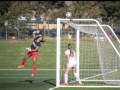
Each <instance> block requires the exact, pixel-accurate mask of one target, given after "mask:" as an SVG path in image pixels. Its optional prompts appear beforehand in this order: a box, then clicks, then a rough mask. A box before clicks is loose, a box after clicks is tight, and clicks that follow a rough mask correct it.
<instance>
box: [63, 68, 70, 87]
mask: <svg viewBox="0 0 120 90" xmlns="http://www.w3.org/2000/svg"><path fill="white" fill-rule="evenodd" d="M70 69H71V67H67V68H66V70H65V74H64V85H68V73H69V71H70Z"/></svg>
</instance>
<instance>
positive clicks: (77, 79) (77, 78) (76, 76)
mask: <svg viewBox="0 0 120 90" xmlns="http://www.w3.org/2000/svg"><path fill="white" fill-rule="evenodd" d="M74 76H75V78H76V81H78V82H79V83H82V82H81V81H80V78H79V77H78V75H77V73H74Z"/></svg>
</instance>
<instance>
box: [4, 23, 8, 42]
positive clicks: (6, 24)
mask: <svg viewBox="0 0 120 90" xmlns="http://www.w3.org/2000/svg"><path fill="white" fill-rule="evenodd" d="M7 26H8V21H5V29H6V40H7Z"/></svg>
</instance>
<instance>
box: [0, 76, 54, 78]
mask: <svg viewBox="0 0 120 90" xmlns="http://www.w3.org/2000/svg"><path fill="white" fill-rule="evenodd" d="M0 78H54V79H55V77H41V76H40V77H0Z"/></svg>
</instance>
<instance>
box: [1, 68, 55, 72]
mask: <svg viewBox="0 0 120 90" xmlns="http://www.w3.org/2000/svg"><path fill="white" fill-rule="evenodd" d="M16 70H17V71H18V70H32V69H24V68H23V69H0V71H16ZM36 70H40V71H55V70H56V69H36Z"/></svg>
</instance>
